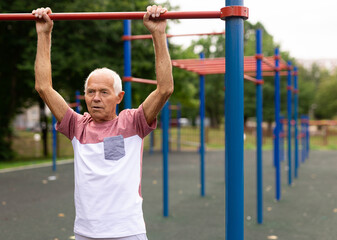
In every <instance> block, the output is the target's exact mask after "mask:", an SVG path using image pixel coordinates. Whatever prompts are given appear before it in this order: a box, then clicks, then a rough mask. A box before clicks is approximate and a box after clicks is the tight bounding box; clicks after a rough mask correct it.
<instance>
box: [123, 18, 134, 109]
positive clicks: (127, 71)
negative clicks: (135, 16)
mask: <svg viewBox="0 0 337 240" xmlns="http://www.w3.org/2000/svg"><path fill="white" fill-rule="evenodd" d="M123 25H124V36H131V20H123ZM124 77H131V40H124ZM124 91H125V96H124V108H125V109H127V108H132V98H131V82H124Z"/></svg>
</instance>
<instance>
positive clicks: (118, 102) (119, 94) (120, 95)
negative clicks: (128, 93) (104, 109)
mask: <svg viewBox="0 0 337 240" xmlns="http://www.w3.org/2000/svg"><path fill="white" fill-rule="evenodd" d="M124 94H125V92H124V91H121V92H120V93H118V101H117V104H120V103H121V101H122V100H123V97H124Z"/></svg>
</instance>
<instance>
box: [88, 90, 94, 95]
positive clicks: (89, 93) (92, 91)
mask: <svg viewBox="0 0 337 240" xmlns="http://www.w3.org/2000/svg"><path fill="white" fill-rule="evenodd" d="M94 92H95V91H94V90H93V89H88V91H87V94H88V95H92V94H93V93H94Z"/></svg>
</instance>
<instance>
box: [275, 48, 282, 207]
mask: <svg viewBox="0 0 337 240" xmlns="http://www.w3.org/2000/svg"><path fill="white" fill-rule="evenodd" d="M279 67H280V52H279V49H278V48H275V146H274V158H275V160H274V162H275V185H276V187H275V190H276V192H275V195H276V200H277V201H279V200H280V199H281V166H280V165H281V164H280V110H281V107H280V102H281V96H280V71H279Z"/></svg>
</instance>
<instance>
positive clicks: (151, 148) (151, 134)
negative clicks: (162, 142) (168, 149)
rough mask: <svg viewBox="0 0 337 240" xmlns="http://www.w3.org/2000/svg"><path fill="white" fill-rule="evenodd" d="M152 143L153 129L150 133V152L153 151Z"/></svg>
mask: <svg viewBox="0 0 337 240" xmlns="http://www.w3.org/2000/svg"><path fill="white" fill-rule="evenodd" d="M153 145H154V131H152V132H151V133H150V154H152V153H153Z"/></svg>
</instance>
